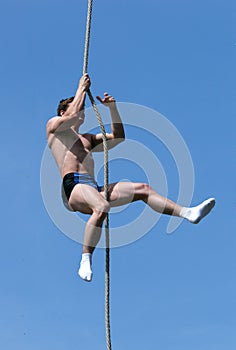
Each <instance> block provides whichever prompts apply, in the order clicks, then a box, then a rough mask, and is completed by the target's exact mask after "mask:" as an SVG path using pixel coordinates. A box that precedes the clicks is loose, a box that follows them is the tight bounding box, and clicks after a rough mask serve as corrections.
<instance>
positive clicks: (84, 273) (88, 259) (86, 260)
mask: <svg viewBox="0 0 236 350" xmlns="http://www.w3.org/2000/svg"><path fill="white" fill-rule="evenodd" d="M91 266H92V254H90V253H84V254H82V259H81V262H80V268H79V270H78V275H79V276H80V277H81V278H82V279H83V280H85V281H87V282H91V281H92V276H93V272H92V269H91Z"/></svg>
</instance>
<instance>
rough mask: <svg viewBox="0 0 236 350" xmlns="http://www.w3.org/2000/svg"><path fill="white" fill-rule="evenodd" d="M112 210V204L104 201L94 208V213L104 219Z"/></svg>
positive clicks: (99, 218)
mask: <svg viewBox="0 0 236 350" xmlns="http://www.w3.org/2000/svg"><path fill="white" fill-rule="evenodd" d="M109 210H110V204H109V203H108V202H107V201H102V202H101V203H99V205H97V206H96V208H94V209H93V214H94V215H95V216H96V218H97V219H98V220H104V219H105V218H106V216H107V214H108V212H109Z"/></svg>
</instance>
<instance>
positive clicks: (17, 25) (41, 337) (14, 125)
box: [0, 0, 236, 350]
mask: <svg viewBox="0 0 236 350" xmlns="http://www.w3.org/2000/svg"><path fill="white" fill-rule="evenodd" d="M86 10H87V2H86V1H85V0H80V1H75V0H57V1H55V0H47V1H46V0H34V1H29V0H22V1H16V0H9V1H4V2H1V21H0V27H1V30H0V37H1V55H0V61H1V64H0V70H1V120H2V136H1V144H2V146H1V157H2V165H1V167H2V171H1V195H2V201H1V214H2V215H1V220H2V229H1V245H0V266H1V288H0V296H1V297H0V310H1V316H0V346H1V348H2V349H4V350H16V349H23V350H42V349H43V350H65V349H70V350H75V349H76V350H78V349H83V350H94V349H96V350H103V349H105V348H106V345H105V323H104V265H105V252H104V250H103V249H97V250H96V252H95V254H94V260H93V270H94V279H93V281H92V283H90V284H89V283H85V282H83V281H82V280H81V279H80V278H79V277H78V276H77V273H76V272H77V267H78V264H79V261H80V255H81V245H80V244H78V243H77V242H75V241H73V240H71V239H70V238H68V237H66V236H65V235H64V234H63V233H62V232H61V231H60V230H59V229H58V227H57V226H56V225H55V224H54V223H53V222H52V220H51V218H50V216H49V215H48V213H47V211H46V209H45V206H44V203H43V200H42V195H41V189H40V166H41V160H42V155H43V152H44V149H45V147H46V135H45V124H46V122H47V120H48V119H49V118H50V117H52V116H53V115H54V114H55V110H56V107H57V103H58V100H60V99H61V98H63V97H67V96H71V95H73V94H74V92H75V90H76V87H77V83H78V79H79V78H80V75H81V72H82V64H83V47H84V36H85V24H86ZM235 11H236V8H235V4H234V3H233V1H230V0H215V1H213V0H204V1H203V0H199V1H192V0H188V1H187V0H176V1H174V0H155V1H154V0H147V1H134V0H130V1H125V0H113V1H108V0H106V1H105V0H100V1H95V3H94V12H93V22H92V32H91V36H92V37H91V47H90V56H89V69H88V71H89V74H90V76H91V80H92V86H91V89H92V91H93V92H94V94H95V95H96V94H102V93H103V92H104V91H108V92H110V93H111V94H113V95H114V96H115V97H116V99H117V101H119V102H127V103H133V104H139V105H142V106H145V107H147V108H151V109H152V110H155V111H157V112H160V113H161V114H162V115H164V116H165V117H166V118H168V120H169V121H170V122H171V123H173V124H174V125H175V127H176V128H177V130H178V131H179V132H180V134H181V135H182V138H183V139H184V140H185V142H186V144H187V146H188V149H189V151H190V153H191V157H192V161H193V164H194V170H195V181H194V184H195V187H194V195H193V199H192V204H193V205H195V204H198V203H199V202H201V201H202V200H204V199H205V198H207V197H211V196H214V197H215V198H216V200H217V204H216V207H215V208H214V210H213V212H212V213H211V215H210V216H209V217H207V218H206V219H205V220H204V221H202V222H201V223H200V224H199V225H191V224H189V223H188V222H183V223H182V224H181V225H180V226H179V227H178V228H177V230H176V231H175V232H174V233H173V234H171V235H168V234H167V233H166V227H167V225H168V222H169V219H168V218H167V217H161V218H160V220H159V221H158V223H157V224H156V225H154V227H153V228H152V229H151V230H150V231H149V232H148V233H147V234H146V235H144V236H143V237H142V238H140V239H139V240H137V241H135V242H133V243H132V244H129V245H125V246H123V247H119V248H114V249H112V251H111V326H112V343H113V348H114V349H115V350H116V349H117V350H121V349H122V350H130V349H135V350H156V349H161V350H179V349H180V350H211V349H214V350H225V349H227V350H233V349H235V347H236V336H235V334H236V333H235V292H236V290H235V289H236V288H235V286H236V281H235V267H236V264H235V248H236V238H235V208H236V200H235V185H234V182H235V150H236V147H235V142H234V141H233V136H235V121H234V120H233V109H234V107H235V103H234V101H233V96H234V95H235V50H236V36H235V23H234V22H235ZM86 104H87V106H88V107H89V102H88V101H87V102H86ZM234 117H235V116H234ZM144 118H145V116H144ZM123 120H124V122H125V121H126V116H125V115H124V116H123ZM146 120H147V123H148V122H149V119H148V118H147V119H146ZM94 126H96V119H95V118H94ZM155 127H156V126H154V127H153V128H154V129H155ZM147 128H148V130H150V129H151V128H152V126H151V125H147ZM153 132H154V133H156V132H157V130H156V129H155V130H153ZM126 135H127V139H134V136H133V134H132V128H128V127H127V128H126ZM137 138H138V141H139V143H143V144H144V145H146V147H148V149H151V150H152V152H153V153H154V155H155V156H156V158H157V159H159V161H160V162H161V165H162V168H163V169H164V171H165V175H166V178H167V183H168V195H169V196H170V197H171V198H172V199H174V200H176V199H177V194H178V184H179V183H178V179H177V176H178V174H177V171H176V168H175V165H174V162H173V164H172V163H171V162H170V161H168V159H170V158H168V157H169V155H168V150H167V149H166V148H165V146H163V145H162V146H161V145H159V146H158V145H157V144H156V143H155V142H156V141H155V140H154V139H153V140H152V139H150V138H149V137H148V136H147V135H145V133H144V134H143V135H141V136H140V137H139V134H138V133H137ZM124 145H125V144H124ZM124 152H125V150H124ZM143 156H144V155H143V154H142V152H141V153H140V158H142V157H143ZM121 157H122V155H121ZM135 159H137V154H136V158H135ZM119 162H120V163H119ZM113 163H114V164H113ZM126 165H127V167H126ZM182 166H183V167H184V164H183V165H182ZM152 169H153V168H152V163H150V164H149V169H147V171H152ZM153 171H154V170H153ZM159 176H160V174H158V173H156V183H152V185H153V186H154V187H155V188H156V189H158V178H159ZM111 178H112V180H113V181H115V180H116V178H117V180H119V179H122V178H125V179H129V180H132V181H145V173H144V169H141V168H140V166H138V165H136V164H132V163H130V162H126V163H124V162H123V163H122V160H117V161H114V162H112V164H111ZM154 179H155V178H154ZM48 190H49V191H50V188H49V189H48ZM182 204H184V203H182ZM143 207H144V206H143V205H142V204H138V205H136V204H134V206H132V209H130V208H128V209H127V210H124V211H121V212H120V213H117V214H116V219H115V220H120V221H121V222H126V223H127V222H129V219H130V216H132V215H135V213H136V211H137V212H138V213H140V210H141V211H142V210H143ZM117 217H118V219H117ZM144 221H145V218H144ZM115 224H116V221H115V223H114V222H113V223H112V218H111V225H115ZM127 234H128V233H127Z"/></svg>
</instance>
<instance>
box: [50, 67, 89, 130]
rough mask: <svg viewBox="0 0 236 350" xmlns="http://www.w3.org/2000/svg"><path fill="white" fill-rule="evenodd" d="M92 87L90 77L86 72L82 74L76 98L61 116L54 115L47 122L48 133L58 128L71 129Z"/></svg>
mask: <svg viewBox="0 0 236 350" xmlns="http://www.w3.org/2000/svg"><path fill="white" fill-rule="evenodd" d="M89 87H90V78H89V75H88V74H87V73H86V74H84V75H83V76H82V78H81V79H80V82H79V86H78V89H77V91H76V94H75V97H74V100H73V101H72V102H71V103H70V105H69V106H68V108H67V110H66V111H65V112H64V113H63V114H62V116H61V117H54V118H52V119H50V120H49V122H48V123H47V133H54V132H55V131H56V130H58V128H59V130H58V131H62V130H66V129H69V128H70V127H71V126H72V125H74V123H75V122H76V120H77V119H78V118H79V116H80V113H82V111H83V109H84V104H85V98H86V93H87V91H88V89H89Z"/></svg>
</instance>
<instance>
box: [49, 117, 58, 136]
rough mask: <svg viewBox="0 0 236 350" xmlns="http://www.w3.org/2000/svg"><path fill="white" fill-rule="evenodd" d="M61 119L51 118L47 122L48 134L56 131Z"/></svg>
mask: <svg viewBox="0 0 236 350" xmlns="http://www.w3.org/2000/svg"><path fill="white" fill-rule="evenodd" d="M60 119H61V117H58V116H55V117H52V118H50V119H49V120H48V121H47V124H46V129H47V132H48V133H50V132H54V131H55V125H56V124H58V121H59V120H60Z"/></svg>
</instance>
